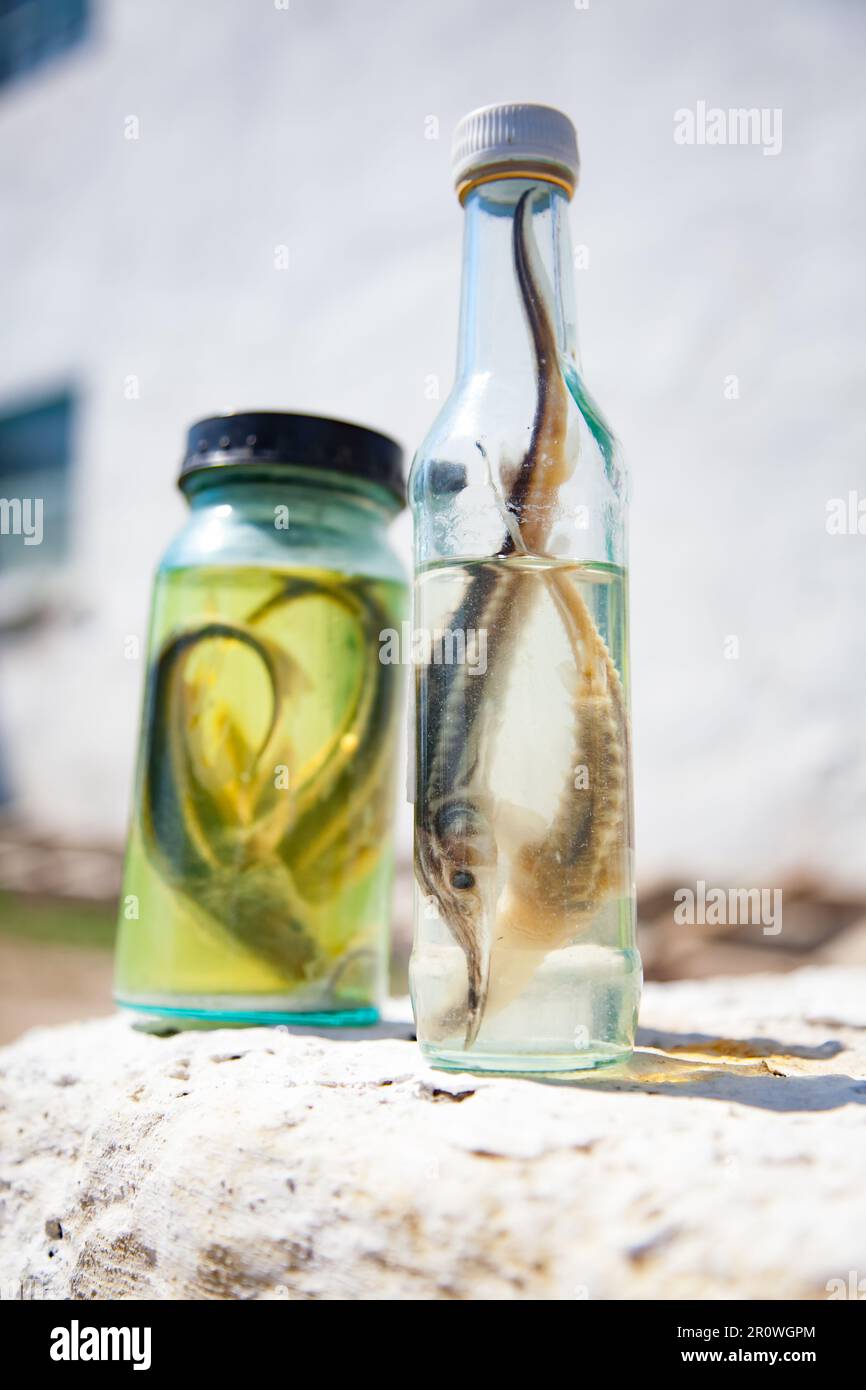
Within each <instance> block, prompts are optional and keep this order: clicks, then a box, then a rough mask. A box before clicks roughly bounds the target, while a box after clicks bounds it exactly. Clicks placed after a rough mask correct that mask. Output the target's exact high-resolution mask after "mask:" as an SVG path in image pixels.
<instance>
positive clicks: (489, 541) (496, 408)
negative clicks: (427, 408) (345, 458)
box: [409, 359, 628, 564]
mask: <svg viewBox="0 0 866 1390" xmlns="http://www.w3.org/2000/svg"><path fill="white" fill-rule="evenodd" d="M561 369H562V376H563V381H564V384H565V387H566V393H567V410H566V422H565V436H566V437H565V439H564V440H563V441H562V453H563V460H564V466H563V478H562V481H561V483H560V484H559V486H558V488H557V490H556V494H555V498H554V499H553V500H552V501H551V503H550V506H551V515H550V518H549V523H550V524H549V526H548V527H547V528H546V529H547V531H548V534H549V545H550V547H551V549H552V551H553V552H554V553H557V552H559V553H562V554H564V555H566V556H568V557H574V558H582V559H593V560H601V561H606V562H613V563H618V564H621V563H623V562H624V558H625V515H626V509H627V501H628V495H627V494H628V484H627V475H626V470H625V466H624V463H623V458H622V451H621V448H620V445H619V443H618V441H617V438H616V435H615V434H614V432H613V430H612V428H611V426H610V425H609V423H608V421H607V419H606V417H605V415H604V413H603V411H602V410H601V408H600V406H599V405H598V403H597V402H596V401H595V399H594V398H593V396H592V395H591V394H590V392H589V390H588V388H587V386H586V384H585V382H584V381H583V378H582V376H581V374H580V372H579V370H578V368H577V366H576V364H575V363H574V362H573V361H571V360H568V359H565V360H563V362H562V363H561ZM534 390H535V387H534V383H530V388H529V389H527V387H526V383H525V380H520V379H517V378H515V379H514V380H513V381H509V380H507V379H500V380H497V379H495V378H493V377H489V378H486V379H485V378H481V377H475V378H472V379H468V380H464V381H459V380H458V382H457V383H455V386H454V389H453V390H452V391H451V393H450V395H449V396H448V399H447V400H446V401H445V403H444V405H443V407H442V409H441V410H440V412H439V414H438V415H437V417H436V419H435V420H434V421H433V424H432V426H431V428H430V430H429V431H428V433H427V435H426V437H425V439H424V440H423V442H422V443H421V445H420V446H419V448H418V451H417V453H416V455H415V458H414V460H413V463H412V468H411V471H410V475H409V500H410V505H411V507H412V512H413V516H414V518H415V533H416V555H417V557H418V558H419V559H421V560H422V561H424V560H426V559H435V558H438V557H445V556H447V557H451V556H457V555H468V554H472V555H482V554H491V553H493V554H495V553H497V552H498V550H499V549H500V548H501V544H502V540H503V537H504V534H505V531H506V530H511V529H512V527H511V524H510V523H511V517H510V516H509V504H508V499H509V497H510V496H511V495H512V488H513V487H514V484H515V479H516V477H517V474H518V471H519V469H520V468H521V465H522V464H523V462H524V460H525V458H526V455H527V450H528V447H529V444H530V440H531V438H532V428H533V419H534V414H535V399H534Z"/></svg>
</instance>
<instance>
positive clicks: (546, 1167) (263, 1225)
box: [0, 968, 866, 1299]
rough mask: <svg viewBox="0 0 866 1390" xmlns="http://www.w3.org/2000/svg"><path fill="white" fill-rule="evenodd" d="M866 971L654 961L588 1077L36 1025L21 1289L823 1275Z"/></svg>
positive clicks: (846, 1179) (6, 1158)
mask: <svg viewBox="0 0 866 1390" xmlns="http://www.w3.org/2000/svg"><path fill="white" fill-rule="evenodd" d="M864 998H866V971H864V970H859V971H857V970H852V969H846V970H844V971H843V970H833V969H829V968H827V969H823V970H807V971H801V972H798V973H795V974H792V975H788V976H778V975H774V976H761V977H750V978H747V979H737V980H709V981H700V982H683V983H681V984H676V985H652V986H649V987H648V989H647V993H646V1003H645V1008H644V1012H643V1018H644V1023H643V1028H642V1032H641V1042H642V1044H643V1046H642V1047H641V1048H640V1049H639V1051H638V1052H637V1054H636V1056H635V1059H634V1061H633V1062H632V1063H631V1064H630V1065H629V1066H628V1067H627V1068H622V1067H620V1068H616V1069H609V1070H607V1071H605V1072H599V1073H596V1074H595V1075H593V1076H588V1077H585V1078H582V1079H580V1080H575V1079H572V1078H569V1079H565V1080H563V1079H562V1078H557V1079H555V1080H554V1079H553V1078H551V1079H550V1080H549V1081H545V1080H539V1079H534V1080H528V1079H519V1078H507V1077H501V1078H500V1077H497V1078H491V1077H476V1076H471V1075H469V1074H465V1075H450V1074H446V1073H440V1072H436V1071H432V1070H430V1069H429V1068H428V1067H427V1066H425V1065H424V1064H423V1063H422V1061H421V1059H420V1057H419V1055H418V1052H417V1049H416V1047H415V1045H414V1044H413V1043H411V1042H409V1041H405V1040H403V1039H401V1038H400V1037H399V1036H397V1037H395V1036H380V1037H377V1038H375V1039H370V1038H364V1039H363V1040H360V1041H359V1040H347V1041H344V1040H338V1039H336V1038H333V1037H321V1036H311V1035H309V1034H306V1035H298V1034H293V1033H288V1032H285V1031H281V1030H267V1029H253V1030H248V1031H236V1030H222V1031H219V1032H196V1033H184V1034H177V1035H175V1036H173V1037H167V1038H165V1037H164V1038H159V1037H153V1036H148V1035H146V1034H143V1033H139V1032H135V1031H134V1030H133V1029H132V1028H131V1027H130V1025H129V1024H128V1023H127V1022H126V1021H125V1020H124V1019H120V1018H118V1019H111V1020H107V1021H100V1022H95V1023H88V1024H77V1025H71V1026H67V1027H63V1028H56V1029H42V1030H39V1031H36V1032H33V1033H30V1034H28V1035H27V1036H26V1037H24V1038H23V1039H21V1040H20V1041H19V1042H17V1043H16V1044H14V1045H13V1046H11V1047H8V1048H6V1049H5V1050H3V1051H2V1052H0V1103H2V1110H0V1152H2V1155H3V1160H2V1168H0V1286H2V1292H3V1294H4V1296H5V1297H10V1296H14V1297H18V1296H21V1294H22V1293H23V1294H24V1296H43V1297H46V1298H69V1297H73V1298H85V1299H87V1298H94V1297H98V1298H112V1297H119V1298H147V1297H155V1298H232V1299H234V1298H240V1299H259V1298H332V1299H408V1298H420V1299H437V1298H454V1297H457V1298H464V1299H508V1298H518V1299H526V1298H531V1299H539V1298H540V1299H548V1298H553V1299H585V1298H590V1299H599V1298H643V1297H661V1298H675V1297H690V1298H773V1299H779V1298H781V1299H784V1298H804V1297H816V1298H822V1297H826V1296H827V1283H828V1281H829V1280H831V1279H839V1278H841V1279H843V1280H846V1281H847V1280H848V1277H849V1273H850V1271H852V1270H853V1271H856V1272H857V1273H858V1277H860V1278H863V1277H864V1276H866V1192H864V1185H863V1182H862V1172H863V1166H864V1110H863V1106H864V1103H866V1031H864V1029H866V1011H864V1004H863V1000H864ZM381 1031H382V1032H383V1033H385V1034H389V1033H391V1034H393V1033H394V1032H399V1031H400V1030H399V1029H395V1028H394V1027H391V1028H390V1029H389V1028H387V1027H386V1028H383V1029H382V1030H381Z"/></svg>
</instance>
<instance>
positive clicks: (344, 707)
mask: <svg viewBox="0 0 866 1390" xmlns="http://www.w3.org/2000/svg"><path fill="white" fill-rule="evenodd" d="M401 458H402V455H401V451H400V449H399V447H398V446H397V445H396V444H395V443H394V442H393V441H392V440H390V439H387V438H385V437H384V436H382V435H379V434H376V433H374V432H373V431H370V430H365V429H362V428H360V427H359V426H355V425H349V424H345V423H342V422H339V421H333V420H324V419H317V418H315V417H307V416H294V415H281V414H276V413H263V412H258V413H256V414H240V415H231V416H224V417H218V418H216V419H210V420H205V421H202V422H200V423H199V424H197V425H194V426H193V428H192V429H191V430H190V434H189V446H188V450H187V456H186V459H185V461H184V465H183V469H182V473H181V480H180V485H181V488H182V490H183V492H184V494H185V495H186V498H187V500H188V502H189V506H190V516H189V520H188V522H187V524H186V526H185V527H184V528H183V530H182V531H181V532H180V534H179V535H178V536H177V538H176V539H175V540H174V541H173V542H172V544H171V545H170V546H169V548H168V551H167V553H166V554H165V556H164V558H163V560H162V563H161V565H160V568H159V571H158V573H157V576H156V583H155V590H154V598H153V608H152V615H151V626H150V638H149V656H148V676H147V688H146V694H145V703H144V713H143V719H142V729H141V741H140V753H139V762H138V771H137V778H136V790H135V799H134V807H133V816H132V824H131V828H130V834H129V841H128V848H127V856H126V864H125V872H124V883H123V894H122V898H121V904H120V925H119V934H118V945H117V965H116V997H117V1001H118V1003H120V1004H121V1005H123V1006H125V1007H127V1008H131V1009H137V1010H142V1011H144V1012H146V1013H149V1014H153V1015H160V1016H162V1015H169V1016H178V1017H183V1018H186V1019H188V1020H195V1019H202V1020H213V1021H222V1022H239V1023H244V1022H249V1023H263V1022H293V1021H294V1022H298V1021H302V1022H307V1023H311V1022H315V1023H319V1024H321V1023H325V1024H338V1025H339V1024H361V1023H370V1022H373V1021H375V1019H376V1018H377V1017H378V1004H379V1001H380V999H381V997H382V994H383V991H384V989H385V985H386V978H387V959H388V917H389V902H390V890H391V881H392V871H393V849H392V811H393V792H394V771H395V768H394V763H395V751H396V740H395V736H396V730H397V725H398V723H399V708H398V704H399V697H400V690H399V684H400V679H399V670H400V668H399V666H398V665H394V664H385V663H383V662H382V661H381V660H380V659H379V658H380V649H381V640H382V636H381V635H382V632H383V630H388V631H391V630H393V629H396V628H399V625H400V622H401V620H402V619H403V617H404V615H405V609H406V585H405V579H404V575H403V571H402V567H401V565H400V562H399V560H398V558H397V556H396V555H395V554H394V552H393V550H392V548H391V545H390V543H389V538H388V534H387V528H388V525H389V523H390V521H391V520H392V519H393V517H394V516H395V515H396V514H397V512H398V511H399V510H400V509H401V507H402V505H403V485H402V476H401Z"/></svg>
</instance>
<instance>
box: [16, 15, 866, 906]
mask: <svg viewBox="0 0 866 1390" xmlns="http://www.w3.org/2000/svg"><path fill="white" fill-rule="evenodd" d="M95 9H96V17H95V24H94V33H93V36H92V39H91V41H90V42H89V44H88V45H87V46H86V47H83V48H81V49H79V50H77V51H76V52H74V53H71V54H69V55H68V56H67V57H65V58H63V59H61V60H59V61H57V62H56V63H54V64H52V65H51V66H48V67H46V68H44V69H43V70H42V71H40V72H39V73H38V74H35V75H34V76H33V77H32V78H30V79H28V80H27V81H23V82H21V83H20V84H18V85H16V86H13V87H8V88H6V89H4V90H3V91H2V92H0V185H2V188H3V190H4V203H5V213H6V215H5V216H4V218H3V220H2V223H0V266H2V278H3V310H2V315H0V406H6V405H10V406H11V405H12V404H14V402H15V400H16V399H17V398H18V397H19V396H20V395H23V394H24V393H27V392H30V391H38V390H41V389H42V388H43V387H46V386H49V385H50V384H51V383H52V382H54V381H59V380H65V379H69V378H73V379H75V380H76V381H77V382H78V383H79V385H80V388H81V391H82V393H83V411H82V416H81V428H80V431H79V438H78V456H77V464H76V473H75V488H76V503H77V511H76V522H75V562H74V568H73V575H72V579H71V582H70V585H69V588H68V591H67V597H66V601H65V605H64V611H63V612H62V613H61V615H60V616H59V617H58V619H57V620H56V621H55V622H54V623H53V624H52V625H51V626H49V627H44V628H42V629H40V630H39V631H37V632H34V633H33V634H31V635H30V636H26V635H21V636H17V637H14V638H11V637H7V638H5V639H3V641H2V643H0V729H2V731H3V734H4V741H5V743H6V747H7V755H8V757H9V761H10V764H11V767H10V771H11V774H12V778H13V782H14V784H15V786H16V789H17V791H18V793H19V797H20V803H19V804H20V807H21V809H22V810H23V811H24V812H26V814H28V815H29V816H30V817H31V818H32V819H33V821H34V822H35V823H36V824H38V825H41V826H44V827H45V828H48V829H54V830H61V831H64V832H66V833H68V834H70V835H72V836H75V837H76V838H79V839H86V838H88V837H91V836H93V837H100V838H105V837H109V838H111V837H114V838H119V837H120V836H121V835H122V831H123V825H124V822H125V818H126V810H127V799H128V794H129V781H130V775H131V770H132V763H133V752H134V739H135V727H136V721H137V713H138V702H139V696H140V688H141V682H142V679H143V663H142V662H138V663H136V662H130V661H128V660H126V659H125V658H124V654H123V642H124V638H125V637H126V636H127V635H128V634H143V633H144V631H145V623H146V609H147V599H148V590H149V582H150V574H151V571H152V569H153V567H154V565H155V563H156V561H157V558H158V556H159V553H160V551H161V549H162V548H163V546H164V544H165V542H166V541H167V539H168V537H169V536H170V534H171V533H172V531H173V530H174V529H176V527H177V526H178V524H179V523H180V521H181V517H182V504H181V502H180V499H179V498H178V497H177V495H176V494H175V492H174V490H173V485H174V477H175V473H176V468H177V462H178V458H179V453H180V446H181V441H182V437H183V431H184V429H185V426H186V425H187V424H188V423H189V422H190V421H191V420H192V419H194V418H196V417H197V416H200V415H204V414H207V413H210V412H212V411H214V410H219V409H221V408H224V407H228V406H235V407H243V406H266V407H271V408H284V409H299V410H308V411H321V412H323V413H329V414H337V415H344V416H348V417H350V418H356V419H358V420H361V421H363V422H366V423H368V424H371V425H374V426H378V427H380V428H383V429H385V430H388V431H389V432H391V433H394V434H396V435H397V437H399V438H401V439H402V440H403V441H404V442H405V443H406V445H407V446H408V447H409V449H410V451H411V448H412V447H413V446H414V445H415V444H416V443H417V442H418V441H419V440H420V438H421V437H422V435H423V434H424V432H425V430H426V427H427V425H428V423H429V420H430V418H431V414H432V412H433V411H434V410H435V403H431V401H429V400H428V399H426V397H425V391H424V383H425V379H426V378H427V376H428V375H429V374H431V373H437V374H438V375H439V376H440V379H441V381H442V384H443V395H444V392H445V390H446V389H447V386H448V384H449V382H450V377H451V371H452V365H453V355H454V347H455V335H456V319H457V300H458V275H459V257H460V232H461V214H460V211H459V208H458V205H457V203H456V201H455V199H454V197H453V195H452V193H451V185H450V178H449V167H448V165H449V144H450V134H451V129H452V127H453V124H454V122H455V121H456V119H457V118H458V117H459V116H460V115H461V114H462V113H463V112H464V111H465V110H467V109H469V108H470V107H473V106H477V105H480V104H482V103H485V102H488V101H495V100H503V99H504V100H509V99H511V100H513V99H527V100H541V101H545V102H548V103H551V104H553V105H559V106H562V107H563V108H564V109H565V110H566V111H568V112H569V113H570V114H571V115H572V117H573V118H574V119H575V121H576V123H577V126H578V130H579V137H580V143H581V150H582V156H583V183H582V187H581V189H580V191H579V194H578V197H577V199H576V201H575V204H574V208H573V226H574V235H575V239H576V241H577V242H579V243H582V244H585V245H586V246H587V247H588V248H589V267H588V269H586V270H584V271H582V272H581V273H580V275H579V277H578V288H579V295H580V317H581V337H582V345H583V358H584V368H585V371H586V375H587V378H588V380H589V382H590V385H591V387H592V389H593V391H594V393H595V394H596V396H597V397H598V398H599V399H600V400H601V402H602V403H603V404H604V406H605V409H606V412H607V414H608V415H609V417H610V418H611V419H612V421H613V423H614V425H615V426H616V427H618V432H619V433H620V435H621V438H622V440H623V442H624V446H625V449H626V455H627V458H628V460H629V463H630V467H631V473H632V479H633V513H632V520H633V528H632V537H633V543H632V585H633V590H632V593H633V655H634V702H635V737H636V749H637V788H638V833H639V852H640V853H639V868H640V877H641V879H642V880H643V881H644V882H649V881H653V880H656V879H658V878H660V877H662V876H665V875H669V874H670V875H674V876H675V877H679V876H681V875H683V874H687V875H689V876H691V877H704V878H706V879H707V880H708V881H713V880H715V881H728V882H735V883H738V884H744V885H758V884H769V883H776V882H780V881H783V880H784V879H785V878H786V877H787V876H789V875H791V874H793V873H813V874H816V875H819V876H821V877H822V878H824V879H828V880H830V881H831V882H833V883H835V884H837V885H839V886H843V887H846V886H847V887H850V888H853V889H859V890H863V889H864V888H866V856H864V853H863V848H862V846H863V841H864V833H866V756H864V715H863V707H864V677H866V618H864V589H866V536H830V535H828V534H827V531H826V528H825V507H826V503H827V500H828V499H829V498H832V497H837V496H844V495H846V494H847V492H848V491H849V490H850V489H858V488H859V490H860V493H861V495H863V496H866V459H864V444H866V439H864V435H866V425H864V413H863V405H862V402H863V386H862V382H863V367H864V348H863V325H864V320H866V313H864V310H866V303H864V300H866V294H864V272H863V248H864V245H866V225H864V224H866V195H864V172H866V171H864V144H866V142H864V133H863V132H864V115H866V92H864V86H863V72H864V63H866V12H864V9H863V7H862V6H861V5H859V4H857V3H855V2H854V0H850V2H849V0H824V3H822V4H821V5H816V4H814V3H813V0H784V3H782V0H764V3H762V4H760V5H756V4H755V3H754V2H753V0H728V3H726V4H724V5H706V4H704V5H696V4H694V3H693V0H657V2H656V3H654V4H651V5H650V4H647V3H645V0H643V2H642V0H589V6H588V8H587V9H585V10H583V9H578V8H577V7H576V6H575V5H574V4H573V3H571V0H533V3H529V0H521V2H520V3H518V0H495V3H494V0H489V3H488V2H482V0H469V2H468V3H467V0H435V3H434V0H420V3H413V4H411V5H408V4H405V3H404V4H401V3H399V0H369V3H364V4H357V3H356V4H352V3H350V0H290V7H289V9H288V10H287V11H286V10H282V9H278V8H276V6H275V4H274V3H273V0H184V3H183V4H182V5H181V4H178V3H177V0H174V2H172V0H149V3H148V4H147V5H142V4H139V3H135V2H134V0H103V3H101V4H96V6H95ZM699 100H704V101H706V102H707V103H709V104H710V105H716V106H720V107H723V108H729V107H752V106H756V107H769V108H776V107H779V108H781V109H782V113H783V146H782V151H781V153H780V154H779V155H778V156H777V157H766V156H764V154H763V153H762V150H761V149H760V148H756V147H753V146H736V147H707V146H704V147H692V148H688V147H683V146H680V145H677V144H675V142H674V140H673V128H674V115H673V113H674V112H675V110H677V109H678V108H681V107H694V106H695V104H696V103H697V102H698V101H699ZM129 115H135V116H137V117H138V119H139V121H140V139H138V140H137V141H130V140H127V139H125V138H124V122H125V119H126V117H128V116H129ZM431 115H432V116H436V117H438V120H439V123H440V131H441V136H440V138H439V139H438V140H429V139H426V138H425V121H426V118H427V117H429V116H431ZM282 243H284V244H286V245H288V247H289V251H290V266H289V269H288V270H287V271H285V272H280V271H277V270H275V269H274V247H275V245H277V244H282ZM130 374H135V375H137V376H138V377H139V379H140V392H141V394H140V399H139V400H137V401H130V400H127V399H126V398H125V396H124V381H125V378H126V377H127V376H129V375H130ZM729 374H735V375H736V376H737V377H738V380H739V391H740V394H739V399H737V400H728V399H726V398H725V395H724V383H725V378H726V377H727V376H728V375H729ZM400 525H401V532H400V534H401V544H402V545H403V546H404V548H405V552H406V554H407V555H408V526H407V525H406V524H405V521H404V522H403V523H401V524H400ZM730 635H736V636H737V637H738V638H739V643H740V656H739V659H738V660H726V659H725V656H724V643H725V639H726V637H728V636H730Z"/></svg>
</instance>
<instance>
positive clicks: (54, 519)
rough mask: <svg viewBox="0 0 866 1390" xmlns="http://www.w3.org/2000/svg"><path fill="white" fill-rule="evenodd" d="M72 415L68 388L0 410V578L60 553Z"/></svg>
mask: <svg viewBox="0 0 866 1390" xmlns="http://www.w3.org/2000/svg"><path fill="white" fill-rule="evenodd" d="M74 417H75V397H74V396H73V394H72V392H71V391H60V392H57V393H55V394H52V395H51V396H46V397H44V398H43V399H41V400H37V401H31V402H28V404H27V405H26V406H24V405H22V406H21V407H20V408H19V409H17V410H8V411H5V412H2V411H0V576H2V575H4V574H7V573H9V571H10V570H20V569H23V568H24V567H25V566H28V567H30V569H31V572H33V571H34V570H35V569H36V568H38V569H39V570H42V571H44V569H45V567H46V566H54V565H56V564H58V563H59V562H60V561H62V560H63V559H65V557H66V554H67V550H68V544H69V510H70V507H69V502H70V487H69V480H70V471H71V464H72V437H73V426H74ZM37 523H38V527H37ZM37 535H38V536H39V539H38V541H37V540H36V536H37ZM28 537H29V539H28Z"/></svg>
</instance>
